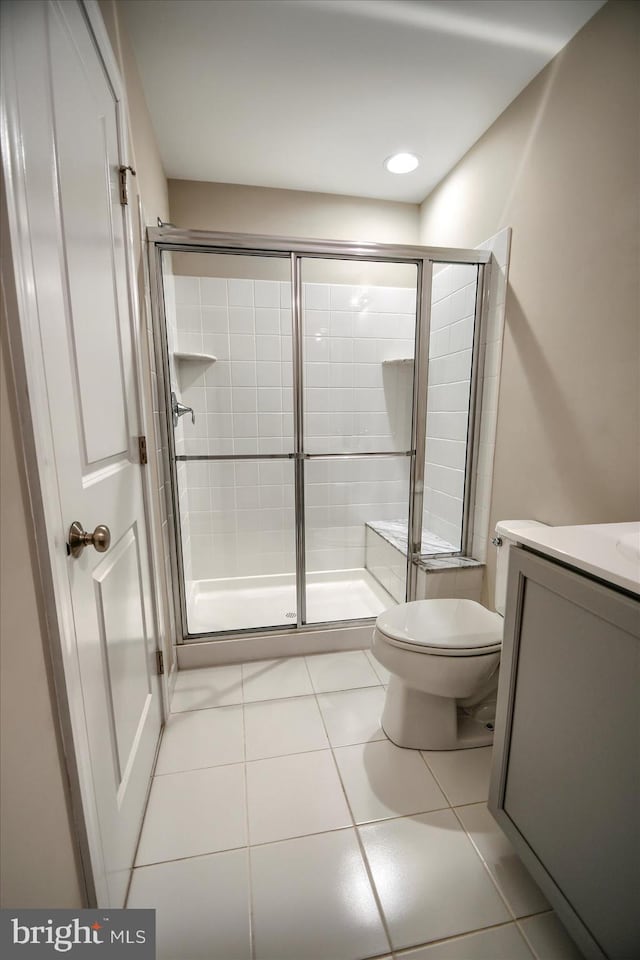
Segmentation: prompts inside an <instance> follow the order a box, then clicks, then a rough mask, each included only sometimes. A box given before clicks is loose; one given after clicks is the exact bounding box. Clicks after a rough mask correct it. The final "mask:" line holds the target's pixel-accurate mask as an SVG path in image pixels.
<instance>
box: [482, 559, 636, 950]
mask: <svg viewBox="0 0 640 960" xmlns="http://www.w3.org/2000/svg"><path fill="white" fill-rule="evenodd" d="M489 809H490V811H491V813H492V814H493V816H494V818H495V819H496V821H497V822H498V824H499V825H500V827H501V828H502V830H503V831H504V833H505V834H506V835H507V836H508V837H509V839H510V840H511V842H512V843H513V845H514V847H515V849H516V851H517V853H518V854H519V856H520V858H521V859H522V861H523V862H524V864H525V866H526V867H527V868H528V870H529V872H530V873H531V875H532V876H533V878H534V879H535V880H536V881H537V883H538V884H539V886H540V887H541V889H542V890H543V892H544V893H545V894H546V896H547V898H548V899H549V901H550V903H551V904H552V906H553V907H554V909H555V910H556V912H557V914H558V916H559V917H560V919H561V920H562V921H563V923H564V925H565V926H566V928H567V930H568V931H569V933H570V934H571V936H572V937H573V939H574V940H575V942H576V943H577V945H578V946H579V948H580V950H581V951H582V953H583V954H584V956H585V957H586V958H608V960H637V958H640V601H639V599H638V598H637V597H635V596H633V595H632V594H630V593H627V592H625V591H623V590H620V589H618V588H614V587H611V586H609V585H608V584H605V583H602V582H600V581H598V580H595V579H592V578H591V577H589V576H587V575H585V574H583V573H581V572H579V571H577V570H573V569H570V568H568V567H567V566H565V565H563V564H561V563H558V562H556V561H554V560H550V559H548V558H547V557H544V556H540V555H538V554H536V553H533V552H530V551H528V550H526V549H523V548H520V547H518V548H513V549H512V555H511V557H510V564H509V580H508V589H507V605H506V616H505V635H504V644H503V653H502V661H501V667H500V687H499V692H498V708H497V716H496V738H495V743H494V758H493V769H492V777H491V789H490V797H489Z"/></svg>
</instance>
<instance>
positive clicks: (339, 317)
mask: <svg viewBox="0 0 640 960" xmlns="http://www.w3.org/2000/svg"><path fill="white" fill-rule="evenodd" d="M173 285H174V289H175V323H173V322H172V321H170V320H168V340H169V351H170V353H174V352H176V351H183V352H187V351H192V352H196V353H206V354H212V355H214V356H215V357H216V358H217V360H216V362H215V363H211V362H207V361H206V360H203V361H194V360H177V359H175V358H173V360H172V363H173V365H174V369H173V370H172V378H173V383H174V385H175V386H176V387H177V390H176V392H177V393H178V396H179V399H180V400H182V402H183V403H186V404H187V405H189V406H192V407H193V409H194V411H195V413H196V423H195V425H192V424H191V422H190V419H189V418H188V417H183V418H182V419H181V421H180V426H179V428H178V432H177V434H176V437H177V450H178V452H185V453H189V454H231V455H233V454H260V453H263V454H265V453H266V454H270V453H287V452H290V451H292V450H293V412H292V406H293V392H292V381H293V376H292V357H291V350H292V340H291V310H290V287H289V284H287V283H279V282H276V281H257V280H256V281H252V280H239V279H227V280H224V279H214V278H208V277H184V276H177V277H174V278H173ZM303 303H304V307H305V310H304V318H305V336H304V360H305V376H304V381H305V447H306V450H307V451H308V452H313V453H328V452H329V453H342V452H365V451H380V450H397V451H404V450H407V449H408V447H409V443H410V429H411V373H412V364H411V363H407V362H406V361H407V360H409V359H410V358H412V357H413V349H414V327H415V291H414V290H412V289H407V288H394V287H378V286H370V287H354V286H350V285H347V284H321V283H305V284H304V285H303ZM167 304H168V298H167ZM167 312H168V313H169V308H168V306H167ZM403 360H404V361H405V362H404V363H403V362H397V363H394V362H389V361H403ZM385 361H387V362H385ZM305 471H306V479H307V484H306V534H307V541H306V543H307V569H308V570H311V571H315V570H317V571H320V570H331V569H345V568H348V569H351V568H354V567H356V568H357V567H363V566H364V543H365V540H364V522H365V520H369V519H374V520H375V519H395V518H400V517H406V514H407V503H408V471H409V461H408V459H406V458H398V459H389V460H373V461H371V460H369V461H366V460H349V461H308V462H307V463H306V464H305ZM178 473H179V490H180V500H181V512H182V513H183V516H186V517H187V522H186V523H184V522H183V530H182V534H183V550H184V554H185V577H186V579H187V580H189V579H195V580H200V579H210V578H218V577H227V576H229V577H236V576H251V575H256V574H277V573H292V572H293V571H294V569H295V551H294V514H293V463H292V462H287V461H284V462H283V461H266V460H265V461H260V462H248V461H245V462H236V463H233V462H225V463H221V462H218V463H213V462H206V461H198V462H188V463H186V464H180V465H179V472H178ZM189 565H190V570H189ZM187 571H189V572H187ZM189 574H190V575H189Z"/></svg>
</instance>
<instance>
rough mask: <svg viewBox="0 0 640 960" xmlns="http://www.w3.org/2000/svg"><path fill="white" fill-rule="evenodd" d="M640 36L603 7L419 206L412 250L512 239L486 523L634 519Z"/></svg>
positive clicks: (630, 8) (637, 501) (629, 17)
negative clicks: (417, 242) (506, 230)
mask: <svg viewBox="0 0 640 960" xmlns="http://www.w3.org/2000/svg"><path fill="white" fill-rule="evenodd" d="M639 33H640V5H638V4H634V3H618V2H610V3H608V4H607V5H606V6H605V7H603V9H602V10H601V11H600V12H598V13H597V14H596V15H595V17H594V18H593V19H592V20H591V21H590V22H589V23H588V24H587V25H586V26H585V27H584V28H583V30H581V31H580V33H578V34H577V36H576V37H575V38H574V39H573V40H572V42H571V43H570V44H569V45H568V46H567V47H566V48H565V49H564V51H563V52H562V53H561V54H560V55H559V56H558V57H557V58H556V59H555V60H554V61H553V62H552V63H551V64H550V65H549V66H548V67H547V68H546V69H545V70H544V71H542V73H540V74H539V75H538V77H536V79H535V80H534V81H533V82H532V83H531V84H530V85H529V86H528V87H527V88H526V89H525V90H524V92H523V93H522V94H521V95H520V96H519V97H518V98H517V99H516V100H515V101H514V102H513V103H512V104H511V106H510V107H509V108H508V109H507V110H506V111H505V112H504V113H503V114H502V116H501V117H500V118H499V119H498V120H497V121H496V122H495V123H494V124H493V126H492V127H491V128H490V129H489V130H488V131H487V132H486V133H485V134H484V136H483V137H482V138H481V139H480V140H479V141H478V143H477V144H476V145H475V146H474V147H473V148H472V149H471V150H470V151H469V153H468V154H467V155H466V156H465V157H464V158H463V159H462V160H461V161H460V163H459V164H458V165H457V166H456V167H455V168H454V169H453V170H452V171H451V173H450V174H449V175H448V176H447V177H446V178H445V179H444V181H442V183H441V184H440V185H439V186H438V187H437V188H436V189H435V190H434V191H433V193H432V194H431V195H430V196H429V197H427V199H426V200H425V201H424V203H423V204H422V208H421V217H420V221H421V222H420V236H421V242H422V243H426V244H447V245H449V244H450V245H452V246H455V245H464V246H474V245H475V244H477V243H479V242H480V241H482V240H483V239H485V238H486V237H489V236H492V235H493V234H495V233H496V231H497V230H499V229H500V228H502V227H504V226H511V227H512V228H513V242H512V248H511V268H510V285H509V292H508V299H507V313H506V331H505V343H504V353H503V362H502V380H501V388H500V390H501V392H500V402H499V413H498V433H497V445H496V459H495V472H494V485H493V496H492V505H491V517H490V523H491V524H492V525H493V524H494V523H495V522H496V521H497V520H499V519H515V518H533V519H536V520H541V521H546V522H549V523H552V524H574V523H595V522H615V521H623V520H631V519H638V517H640V473H639V471H640V464H639V460H640V448H639V436H638V424H639V421H638V412H639V410H638V401H639V378H640V356H639V350H638V336H639V331H640V311H639V300H638V275H639V249H638V244H639V236H640V233H639V224H638V209H639V178H640V157H639V152H638V119H639V109H640V104H639V98H638V91H639V86H638V71H639V64H640V49H639ZM493 563H494V557H493V556H491V558H490V564H491V565H493ZM488 586H489V590H490V591H491V596H492V591H493V575H492V573H491V575H490V577H489V584H488Z"/></svg>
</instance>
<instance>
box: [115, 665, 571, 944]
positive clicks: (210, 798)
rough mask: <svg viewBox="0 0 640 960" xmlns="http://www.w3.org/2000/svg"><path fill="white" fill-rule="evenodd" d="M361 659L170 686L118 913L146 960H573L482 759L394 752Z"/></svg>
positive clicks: (246, 668)
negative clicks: (150, 931)
mask: <svg viewBox="0 0 640 960" xmlns="http://www.w3.org/2000/svg"><path fill="white" fill-rule="evenodd" d="M387 679H388V675H387V673H386V671H385V670H384V669H383V668H382V667H381V666H380V665H379V664H378V663H377V662H376V661H375V660H374V658H373V657H372V656H371V654H370V653H369V651H366V652H365V651H350V652H347V653H336V654H321V655H319V656H313V657H299V658H293V659H288V660H272V661H262V662H260V663H248V664H243V665H242V666H225V667H216V668H208V669H201V670H191V671H185V672H184V673H181V674H180V675H179V677H178V680H177V684H176V690H175V695H174V701H173V710H174V713H173V714H172V715H171V717H170V718H169V721H168V723H167V726H166V728H165V732H164V735H163V740H162V745H161V748H160V753H159V757H158V764H157V769H156V776H155V778H154V781H153V786H152V790H151V795H150V799H149V806H148V810H147V814H146V818H145V822H144V826H143V830H142V836H141V839H140V845H139V849H138V855H137V860H136V869H135V870H134V872H133V878H132V882H131V889H130V892H129V900H128V906H129V907H155V908H156V910H157V931H158V957H159V958H160V960H365V958H373V957H375V958H378V960H391V958H392V957H393V958H397V960H534V958H535V960H579V958H580V954H579V952H578V951H577V949H576V947H575V946H574V945H573V943H572V941H571V940H570V939H569V937H568V935H567V934H566V933H565V932H564V929H563V927H562V926H561V925H560V923H559V921H558V920H557V918H556V917H555V915H554V914H553V913H552V912H551V911H550V908H549V905H548V903H547V901H546V900H545V898H544V896H543V895H542V893H541V892H540V891H539V890H538V888H537V887H536V885H535V884H534V883H533V881H532V880H531V879H530V877H529V875H528V874H527V873H526V871H525V870H524V868H523V867H522V865H521V864H520V862H519V861H518V859H517V857H516V856H515V854H514V853H513V850H512V849H511V847H510V845H509V842H508V841H507V840H506V838H505V837H504V836H503V835H502V834H501V832H500V831H499V830H498V828H497V827H496V825H495V823H494V822H493V820H492V818H491V816H490V815H489V813H488V811H487V808H486V798H487V790H488V781H489V766H490V757H491V748H490V747H484V748H480V749H476V750H459V751H452V752H449V753H441V752H440V753H438V752H431V751H429V752H422V753H420V752H418V751H414V750H401V749H399V748H398V747H396V746H394V745H393V744H392V743H390V742H389V741H388V740H387V739H386V737H385V735H384V733H383V732H382V730H381V729H380V726H379V718H380V714H381V711H382V705H383V702H384V694H385V688H384V684H385V683H386V681H387Z"/></svg>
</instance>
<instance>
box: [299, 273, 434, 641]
mask: <svg viewBox="0 0 640 960" xmlns="http://www.w3.org/2000/svg"><path fill="white" fill-rule="evenodd" d="M417 281H418V267H417V265H416V264H415V263H389V262H376V261H367V260H330V259H320V258H313V259H312V258H305V259H303V260H302V262H301V286H302V342H301V346H302V355H303V362H302V371H301V379H302V390H301V393H300V397H299V400H300V403H301V404H302V407H303V418H302V443H301V447H302V451H303V454H304V457H303V464H302V470H303V473H304V517H305V524H304V531H305V551H304V565H305V571H304V573H305V580H304V582H305V588H306V589H305V600H306V604H305V622H307V623H321V622H325V621H335V620H352V619H360V618H366V617H375V616H377V615H378V613H380V612H381V611H382V610H384V609H385V608H387V607H389V606H392V605H393V604H394V603H395V602H397V600H398V599H404V597H405V590H406V566H407V559H406V555H407V536H408V533H407V525H408V511H409V477H410V467H411V428H412V409H413V402H412V401H413V373H414V356H415V341H416V306H417V303H416V297H417V285H418V283H417ZM389 530H391V531H393V533H394V534H395V539H396V547H391V548H390V553H389V556H387V557H386V558H383V557H381V550H380V546H381V543H382V542H383V541H382V540H381V539H380V532H382V533H387V532H388V531H389ZM381 560H382V561H383V562H382V563H381Z"/></svg>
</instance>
